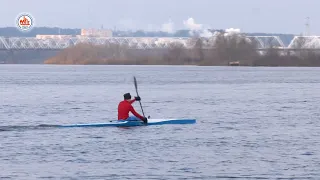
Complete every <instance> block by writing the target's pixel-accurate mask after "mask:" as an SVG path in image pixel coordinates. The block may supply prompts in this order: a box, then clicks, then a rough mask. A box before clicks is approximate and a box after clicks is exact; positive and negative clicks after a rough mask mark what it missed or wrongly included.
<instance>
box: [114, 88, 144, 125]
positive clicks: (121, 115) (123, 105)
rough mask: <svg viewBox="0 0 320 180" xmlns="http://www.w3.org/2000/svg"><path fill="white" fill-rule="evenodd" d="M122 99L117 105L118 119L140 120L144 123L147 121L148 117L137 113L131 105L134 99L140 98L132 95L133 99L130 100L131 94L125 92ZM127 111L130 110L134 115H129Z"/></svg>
mask: <svg viewBox="0 0 320 180" xmlns="http://www.w3.org/2000/svg"><path fill="white" fill-rule="evenodd" d="M123 97H124V100H123V101H121V102H120V103H119V105H118V120H127V121H137V120H142V121H143V122H144V123H147V121H148V119H147V118H146V117H143V116H141V115H140V114H139V113H137V112H136V111H135V110H134V108H133V106H132V105H131V104H132V103H134V102H135V101H140V100H141V98H140V97H139V96H138V97H134V99H132V100H131V94H130V93H125V94H124V95H123ZM129 112H131V113H132V114H133V115H134V116H129Z"/></svg>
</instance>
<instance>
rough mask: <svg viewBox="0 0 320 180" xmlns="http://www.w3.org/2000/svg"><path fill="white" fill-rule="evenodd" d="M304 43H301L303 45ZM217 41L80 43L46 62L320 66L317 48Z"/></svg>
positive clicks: (230, 38)
mask: <svg viewBox="0 0 320 180" xmlns="http://www.w3.org/2000/svg"><path fill="white" fill-rule="evenodd" d="M302 41H303V40H301V42H300V43H301V44H300V45H299V46H301V47H302V46H303V43H305V42H302ZM214 42H215V43H213V44H211V45H210V46H209V48H208V45H205V44H204V41H203V40H202V39H201V38H198V37H195V38H193V39H192V43H193V44H194V45H193V47H192V48H191V49H186V48H185V47H184V45H183V44H180V43H172V44H170V47H169V48H166V49H147V50H139V49H132V48H129V47H128V46H126V45H119V44H111V43H110V44H105V45H92V44H78V45H76V46H74V47H70V48H67V49H65V50H63V51H62V52H60V53H59V54H58V55H57V56H55V57H52V58H50V59H48V60H46V61H45V63H46V64H112V65H116V64H121V65H131V64H138V65H143V64H146V65H207V66H225V65H230V64H236V65H243V66H320V55H319V54H318V53H317V52H316V51H314V52H313V51H298V50H296V51H294V52H291V53H289V52H285V51H279V49H277V48H274V47H270V48H269V49H268V50H267V51H263V52H259V51H257V49H256V47H257V44H255V43H254V42H249V41H248V40H247V39H246V37H244V36H239V35H231V36H224V35H223V34H221V35H218V36H216V37H215V41H214Z"/></svg>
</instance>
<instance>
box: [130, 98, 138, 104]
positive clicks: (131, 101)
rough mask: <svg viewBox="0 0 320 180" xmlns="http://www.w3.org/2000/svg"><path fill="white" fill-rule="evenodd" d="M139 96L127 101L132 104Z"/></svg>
mask: <svg viewBox="0 0 320 180" xmlns="http://www.w3.org/2000/svg"><path fill="white" fill-rule="evenodd" d="M140 100H141V98H140V97H139V96H138V97H134V99H132V100H130V101H129V103H130V104H132V103H134V102H135V101H140Z"/></svg>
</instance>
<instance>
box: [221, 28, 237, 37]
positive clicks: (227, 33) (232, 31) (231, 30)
mask: <svg viewBox="0 0 320 180" xmlns="http://www.w3.org/2000/svg"><path fill="white" fill-rule="evenodd" d="M235 34H240V29H234V28H229V29H226V30H225V33H224V35H225V36H231V35H235Z"/></svg>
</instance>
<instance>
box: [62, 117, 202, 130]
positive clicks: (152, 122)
mask: <svg viewBox="0 0 320 180" xmlns="http://www.w3.org/2000/svg"><path fill="white" fill-rule="evenodd" d="M194 123H196V120H195V119H148V124H146V125H147V126H150V125H164V124H194ZM105 126H111V127H128V126H145V124H144V123H143V122H142V121H117V120H115V121H109V122H105V123H87V124H67V125H58V127H66V128H69V127H105Z"/></svg>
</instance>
